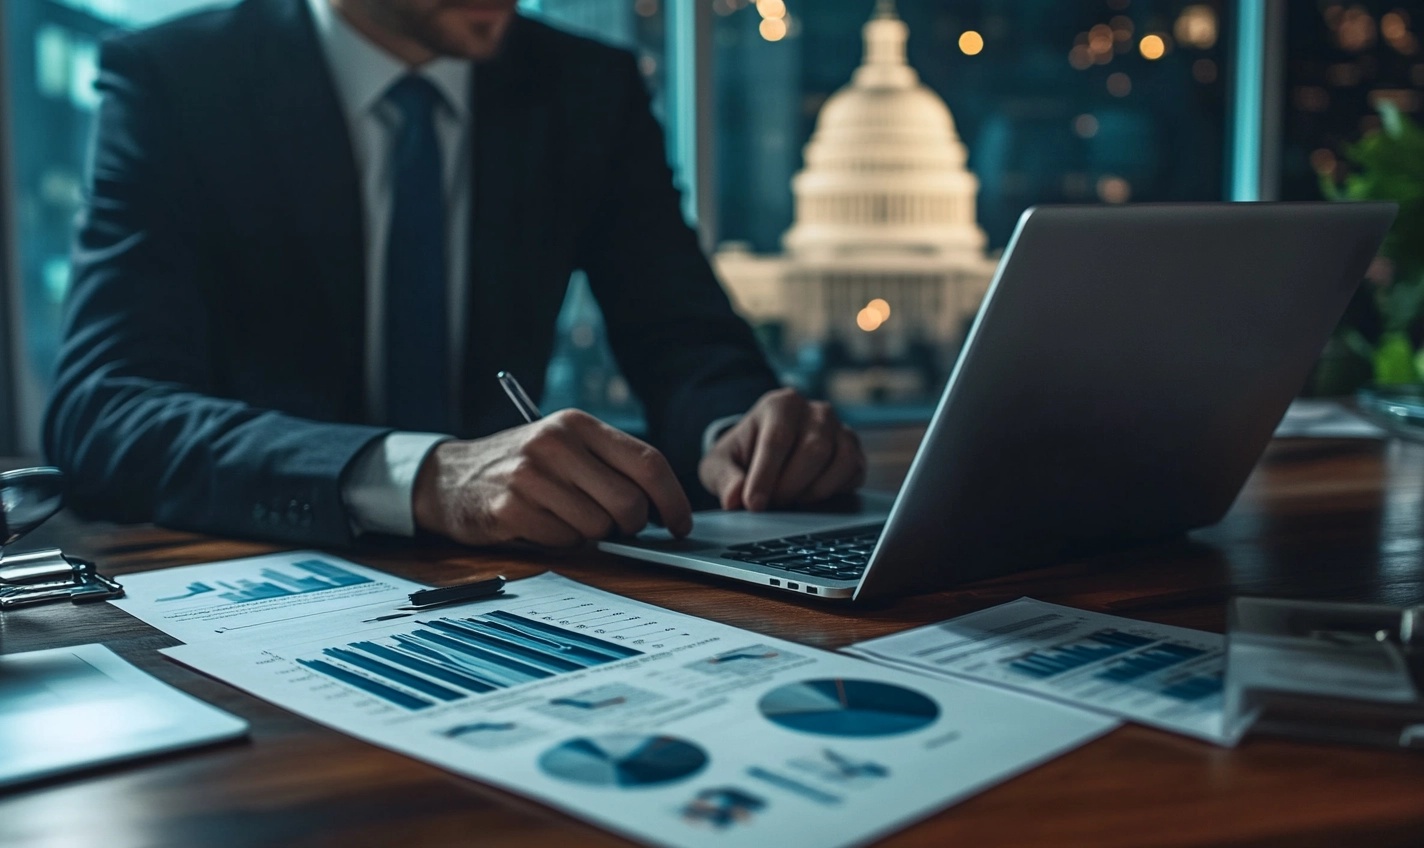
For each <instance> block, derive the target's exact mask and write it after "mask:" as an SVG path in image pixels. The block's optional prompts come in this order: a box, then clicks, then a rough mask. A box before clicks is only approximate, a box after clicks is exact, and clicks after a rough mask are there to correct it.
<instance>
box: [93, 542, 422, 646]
mask: <svg viewBox="0 0 1424 848" xmlns="http://www.w3.org/2000/svg"><path fill="white" fill-rule="evenodd" d="M123 584H124V597H122V598H116V599H115V600H112V601H109V603H111V604H113V605H114V606H116V607H118V608H119V609H121V610H123V611H124V612H127V613H128V614H129V615H132V616H134V617H135V618H138V619H140V620H142V621H144V622H146V623H148V624H151V625H153V626H154V627H157V628H158V629H159V630H162V631H163V632H164V633H167V634H169V635H170V636H173V637H175V638H178V639H181V640H183V641H184V642H202V641H206V640H208V639H233V638H236V637H238V636H242V635H245V634H249V633H252V632H254V631H260V632H272V631H283V632H285V630H284V628H286V627H288V626H290V625H294V624H295V625H300V624H301V623H302V622H303V621H308V620H311V619H312V618H317V617H321V616H324V615H329V614H332V613H338V612H342V611H355V612H357V613H365V614H367V615H366V617H368V618H369V617H371V616H374V615H380V614H382V613H386V612H390V611H391V610H394V609H395V608H396V607H397V606H399V605H401V604H404V603H406V601H407V600H408V599H409V597H410V593H411V592H414V591H416V590H418V589H424V588H428V587H426V586H425V584H423V583H415V582H413V581H410V580H402V579H401V578H399V577H394V576H392V575H390V574H386V573H385V572H382V571H377V570H375V569H374V568H367V567H366V566H364V565H357V564H356V563H354V562H347V561H346V560H344V559H341V558H339V557H334V556H330V555H329V554H324V553H320V552H318V551H287V552H284V553H280V554H269V555H267V556H258V557H248V558H246V559H230V560H224V561H222V562H211V563H204V564H202V565H185V566H181V567H178V568H164V569H160V570H158V571H145V572H142V573H139V574H126V575H124V578H123Z"/></svg>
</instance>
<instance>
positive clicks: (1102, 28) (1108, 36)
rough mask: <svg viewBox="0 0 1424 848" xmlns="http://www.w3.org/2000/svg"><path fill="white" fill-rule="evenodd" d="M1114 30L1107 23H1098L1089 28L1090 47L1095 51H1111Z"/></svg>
mask: <svg viewBox="0 0 1424 848" xmlns="http://www.w3.org/2000/svg"><path fill="white" fill-rule="evenodd" d="M1112 48H1113V30H1112V27H1110V26H1108V25H1107V24H1098V25H1097V26H1094V27H1093V28H1092V29H1090V30H1088V49H1089V50H1091V51H1093V52H1094V53H1111V52H1112Z"/></svg>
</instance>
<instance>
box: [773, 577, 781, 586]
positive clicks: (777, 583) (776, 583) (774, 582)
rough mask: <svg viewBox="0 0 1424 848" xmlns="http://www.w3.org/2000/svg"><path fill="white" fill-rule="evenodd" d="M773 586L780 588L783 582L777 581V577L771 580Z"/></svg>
mask: <svg viewBox="0 0 1424 848" xmlns="http://www.w3.org/2000/svg"><path fill="white" fill-rule="evenodd" d="M771 585H773V586H780V585H781V581H780V580H777V579H776V578H775V577H772V578H771Z"/></svg>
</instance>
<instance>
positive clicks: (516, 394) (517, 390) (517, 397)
mask: <svg viewBox="0 0 1424 848" xmlns="http://www.w3.org/2000/svg"><path fill="white" fill-rule="evenodd" d="M495 377H496V378H497V379H498V380H499V385H500V387H501V388H503V389H504V393H505V394H507V395H509V399H510V400H512V401H514V408H515V409H517V410H519V414H520V415H523V416H524V420H525V421H527V422H534V421H538V420H539V419H540V418H543V417H544V416H543V414H541V413H540V412H539V407H538V406H536V405H535V404H534V401H532V400H530V398H529V393H528V392H526V391H524V387H523V386H521V385H519V381H518V380H516V379H515V378H514V375H513V374H511V373H510V372H508V371H501V372H499V373H498V374H496V375H495Z"/></svg>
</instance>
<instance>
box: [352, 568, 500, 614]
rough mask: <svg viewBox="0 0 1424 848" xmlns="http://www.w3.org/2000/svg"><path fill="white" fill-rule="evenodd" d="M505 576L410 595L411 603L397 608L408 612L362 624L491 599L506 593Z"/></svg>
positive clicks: (425, 590) (422, 590)
mask: <svg viewBox="0 0 1424 848" xmlns="http://www.w3.org/2000/svg"><path fill="white" fill-rule="evenodd" d="M504 583H505V580H504V576H503V575H497V576H495V577H491V578H489V579H487V580H475V581H472V582H470V583H457V584H456V585H454V586H439V587H436V588H434V589H420V590H419V591H415V592H411V593H410V602H409V603H407V604H406V605H405V606H402V607H396V609H398V610H408V612H393V613H390V614H388V615H378V616H376V617H375V618H368V619H366V620H364V621H362V622H361V623H362V624H370V623H371V622H374V621H390V620H391V619H393V618H406V617H408V616H412V615H415V614H416V613H417V612H424V611H425V610H428V609H434V608H435V607H443V606H448V605H450V604H459V603H464V602H465V601H473V600H477V599H479V598H489V597H493V596H495V595H498V594H501V593H502V592H504Z"/></svg>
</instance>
